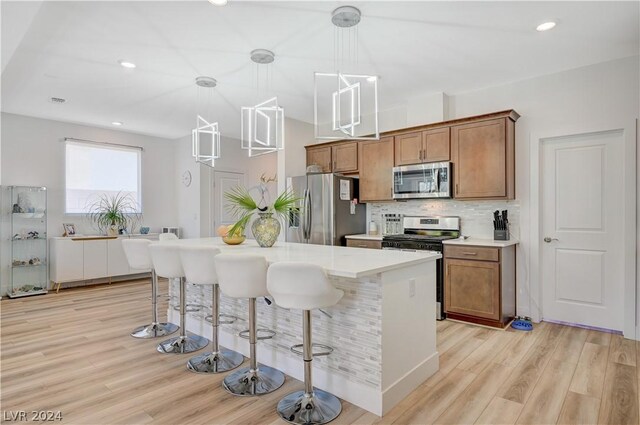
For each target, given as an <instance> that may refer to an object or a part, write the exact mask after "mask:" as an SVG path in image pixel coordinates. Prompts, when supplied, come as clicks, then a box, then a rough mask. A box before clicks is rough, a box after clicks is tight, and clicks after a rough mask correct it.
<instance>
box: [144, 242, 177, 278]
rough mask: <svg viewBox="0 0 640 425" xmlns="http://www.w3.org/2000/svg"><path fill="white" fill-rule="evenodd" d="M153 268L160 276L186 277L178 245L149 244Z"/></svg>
mask: <svg viewBox="0 0 640 425" xmlns="http://www.w3.org/2000/svg"><path fill="white" fill-rule="evenodd" d="M149 252H150V253H151V261H153V268H154V269H156V274H157V275H158V276H162V277H166V278H167V279H175V278H180V277H184V269H183V268H182V261H180V248H179V247H178V246H177V245H172V244H168V243H167V244H165V243H154V244H151V245H149Z"/></svg>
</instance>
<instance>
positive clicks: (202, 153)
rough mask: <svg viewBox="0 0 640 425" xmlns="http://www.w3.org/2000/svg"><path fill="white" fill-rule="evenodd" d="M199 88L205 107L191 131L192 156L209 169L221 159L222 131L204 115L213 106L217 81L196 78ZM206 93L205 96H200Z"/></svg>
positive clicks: (208, 78)
mask: <svg viewBox="0 0 640 425" xmlns="http://www.w3.org/2000/svg"><path fill="white" fill-rule="evenodd" d="M196 85H197V86H198V98H200V97H204V98H205V99H204V103H205V105H204V107H203V108H202V110H200V105H198V109H199V110H198V112H197V117H196V127H195V128H194V129H193V130H191V155H192V156H193V157H194V158H195V160H196V162H199V163H201V164H205V165H207V166H209V167H213V166H214V165H215V160H216V159H218V158H220V129H219V126H218V123H217V122H209V120H208V119H207V118H205V117H203V116H202V115H205V116H206V115H207V112H208V108H210V106H211V91H212V90H213V88H214V87H215V86H216V85H217V81H216V80H215V79H213V78H211V77H198V78H196ZM201 92H202V93H204V94H206V95H205V96H200V94H201Z"/></svg>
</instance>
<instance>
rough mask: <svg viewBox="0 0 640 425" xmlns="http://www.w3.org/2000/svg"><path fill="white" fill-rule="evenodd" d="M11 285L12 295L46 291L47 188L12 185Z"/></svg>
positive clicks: (47, 280)
mask: <svg viewBox="0 0 640 425" xmlns="http://www.w3.org/2000/svg"><path fill="white" fill-rule="evenodd" d="M9 192H10V199H11V210H10V216H11V234H10V236H9V238H10V239H11V281H10V284H11V286H10V287H9V293H8V296H9V298H19V297H27V296H30V295H40V294H46V293H47V286H48V282H49V276H48V271H49V268H48V267H47V188H46V187H35V186H9Z"/></svg>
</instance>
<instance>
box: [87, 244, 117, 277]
mask: <svg viewBox="0 0 640 425" xmlns="http://www.w3.org/2000/svg"><path fill="white" fill-rule="evenodd" d="M116 240H117V239H116ZM82 244H83V246H84V280H87V279H97V278H100V277H105V276H109V275H108V274H107V241H106V240H97V241H83V242H82Z"/></svg>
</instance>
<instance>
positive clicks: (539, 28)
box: [536, 21, 556, 32]
mask: <svg viewBox="0 0 640 425" xmlns="http://www.w3.org/2000/svg"><path fill="white" fill-rule="evenodd" d="M555 26H556V23H555V22H553V21H549V22H545V23H543V24H540V25H538V26H537V27H536V31H540V32H542V31H549V30H550V29H553V27H555Z"/></svg>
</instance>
